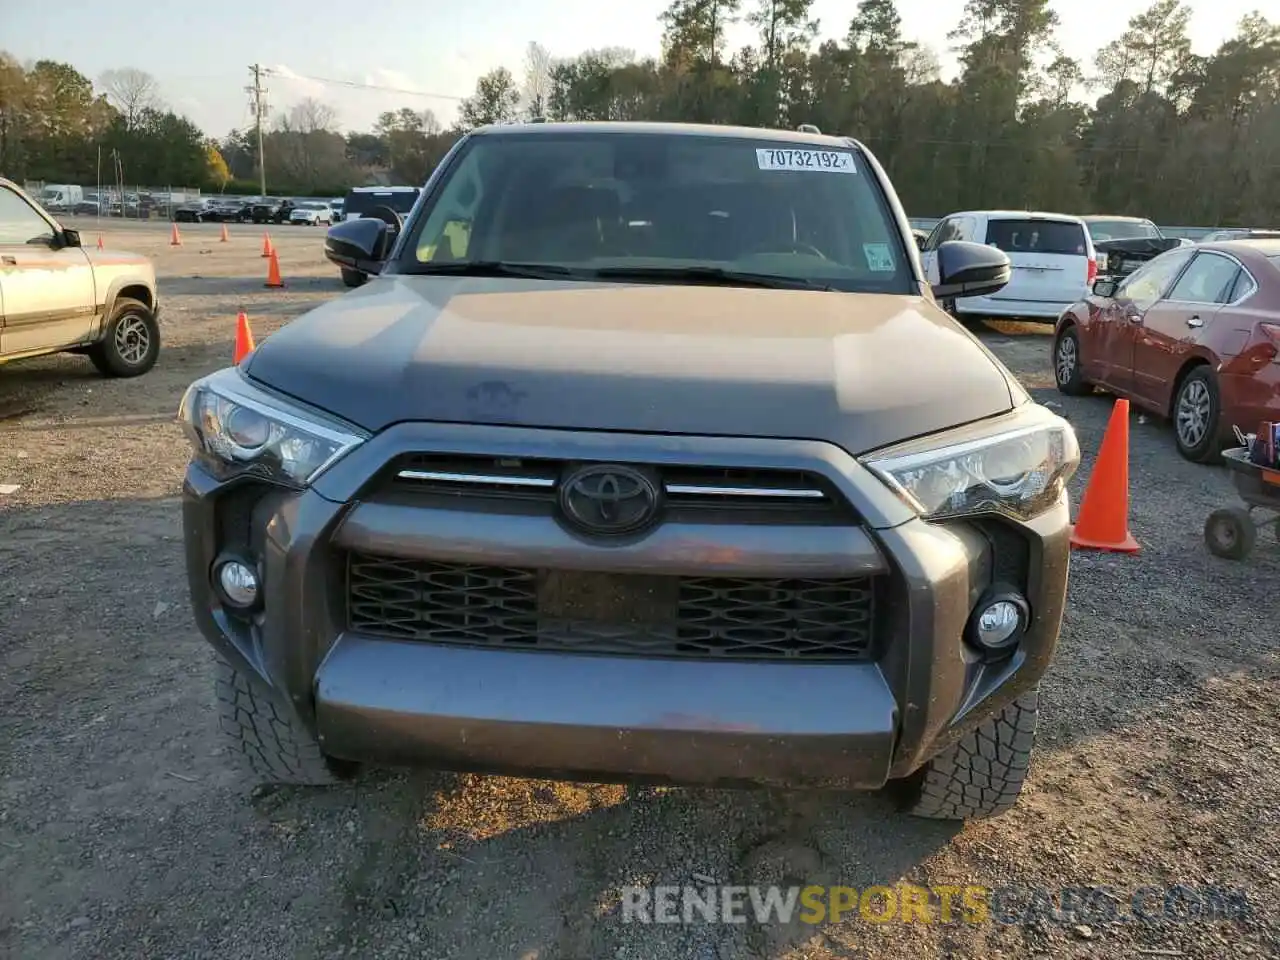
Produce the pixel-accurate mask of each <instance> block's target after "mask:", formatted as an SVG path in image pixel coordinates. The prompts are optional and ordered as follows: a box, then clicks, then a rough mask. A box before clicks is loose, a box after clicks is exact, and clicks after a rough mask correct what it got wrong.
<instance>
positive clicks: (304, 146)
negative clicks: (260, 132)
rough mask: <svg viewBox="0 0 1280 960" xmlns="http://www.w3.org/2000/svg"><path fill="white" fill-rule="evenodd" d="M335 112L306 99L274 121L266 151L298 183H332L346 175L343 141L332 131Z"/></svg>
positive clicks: (326, 105) (330, 108) (321, 104)
mask: <svg viewBox="0 0 1280 960" xmlns="http://www.w3.org/2000/svg"><path fill="white" fill-rule="evenodd" d="M337 120H338V112H337V111H336V110H334V109H333V107H331V106H329V105H328V104H327V103H321V102H320V101H319V100H316V99H314V98H312V97H307V98H306V99H305V100H301V101H299V102H298V103H296V104H294V105H293V106H292V107H290V108H289V111H288V112H287V113H284V114H282V115H280V116H279V117H277V118H276V122H275V131H274V132H273V133H272V134H271V138H270V144H269V146H268V152H269V153H272V154H273V155H274V156H275V157H276V158H277V159H278V162H279V163H280V167H281V169H282V171H283V172H284V173H285V174H286V175H287V176H288V177H289V178H290V179H292V180H294V181H295V182H298V183H306V184H320V183H336V182H338V180H340V179H341V178H342V177H343V176H345V175H346V174H347V173H348V172H349V166H348V163H347V160H346V141H345V140H344V139H343V137H342V135H341V134H339V133H338V132H337V130H336V127H337Z"/></svg>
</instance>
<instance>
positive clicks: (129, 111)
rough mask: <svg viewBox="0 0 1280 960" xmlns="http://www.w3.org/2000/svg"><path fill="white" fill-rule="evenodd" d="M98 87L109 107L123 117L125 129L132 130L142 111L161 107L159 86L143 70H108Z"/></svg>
mask: <svg viewBox="0 0 1280 960" xmlns="http://www.w3.org/2000/svg"><path fill="white" fill-rule="evenodd" d="M98 85H99V86H100V87H102V89H103V90H104V91H106V94H107V99H108V100H110V101H111V105H112V106H114V107H115V108H116V109H117V110H119V111H120V114H121V116H123V117H124V123H125V127H127V128H128V129H130V130H132V129H133V128H134V127H135V126H136V125H137V123H138V118H139V117H140V116H141V115H142V112H143V111H144V110H158V109H159V108H160V106H161V101H160V84H158V83H157V82H156V78H155V77H153V76H152V75H151V74H149V73H147V72H146V71H145V70H138V69H137V68H135V67H123V68H121V69H119V70H108V71H107V72H106V73H104V74H103V75H102V76H101V77H99V78H98Z"/></svg>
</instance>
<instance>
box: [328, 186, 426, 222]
mask: <svg viewBox="0 0 1280 960" xmlns="http://www.w3.org/2000/svg"><path fill="white" fill-rule="evenodd" d="M419 192H420V191H418V190H416V189H415V190H361V191H360V192H358V193H357V192H356V191H354V190H353V191H351V193H349V194H347V199H346V201H345V203H344V204H343V207H342V209H343V212H344V213H356V214H359V215H360V216H364V215H365V214H366V213H368V212H369V211H371V210H376V209H377V208H378V207H390V208H391V209H392V210H394V211H395V212H396V213H399V214H406V213H408V212H409V211H410V210H412V209H413V205H414V204H415V203H416V202H417V200H418V193H419Z"/></svg>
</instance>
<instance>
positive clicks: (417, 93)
mask: <svg viewBox="0 0 1280 960" xmlns="http://www.w3.org/2000/svg"><path fill="white" fill-rule="evenodd" d="M262 72H263V73H264V74H267V75H268V76H272V77H279V78H280V79H282V80H310V81H311V82H312V83H328V84H331V85H333V86H335V87H350V88H353V89H356V90H378V91H380V92H382V93H400V94H404V95H406V96H410V97H429V98H431V99H434V100H453V101H455V102H461V101H463V100H465V99H467V98H466V97H459V96H455V95H453V94H450V93H428V92H426V91H425V90H405V89H403V88H401V87H387V86H383V85H382V84H379V83H359V82H357V81H355V80H334V79H333V78H331V77H308V76H303V75H302V74H300V73H292V72H290V73H281V72H280V71H279V70H272V69H270V68H269V67H263V68H262Z"/></svg>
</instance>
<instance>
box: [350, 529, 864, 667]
mask: <svg viewBox="0 0 1280 960" xmlns="http://www.w3.org/2000/svg"><path fill="white" fill-rule="evenodd" d="M347 584H348V590H347V592H348V615H349V623H350V627H351V629H352V630H354V631H358V632H360V633H366V634H370V635H374V636H382V637H392V638H396V639H403V640H416V641H422V642H428V643H440V644H453V645H462V646H480V647H490V648H504V649H520V650H547V651H557V652H561V653H565V652H573V653H595V654H610V655H614V656H648V657H682V658H693V659H708V660H713V659H724V660H792V661H795V660H799V661H804V662H814V661H842V662H856V661H865V660H869V659H871V658H872V657H873V656H874V643H873V639H874V624H875V612H876V611H875V593H876V581H875V580H874V579H873V578H869V577H852V578H839V579H759V578H742V577H675V576H649V575H633V574H605V573H595V572H577V571H560V570H534V569H525V568H515V567H489V566H478V565H470V564H457V563H440V562H436V561H425V560H400V559H394V558H389V557H376V556H369V555H366V554H351V555H349V556H348V560H347Z"/></svg>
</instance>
